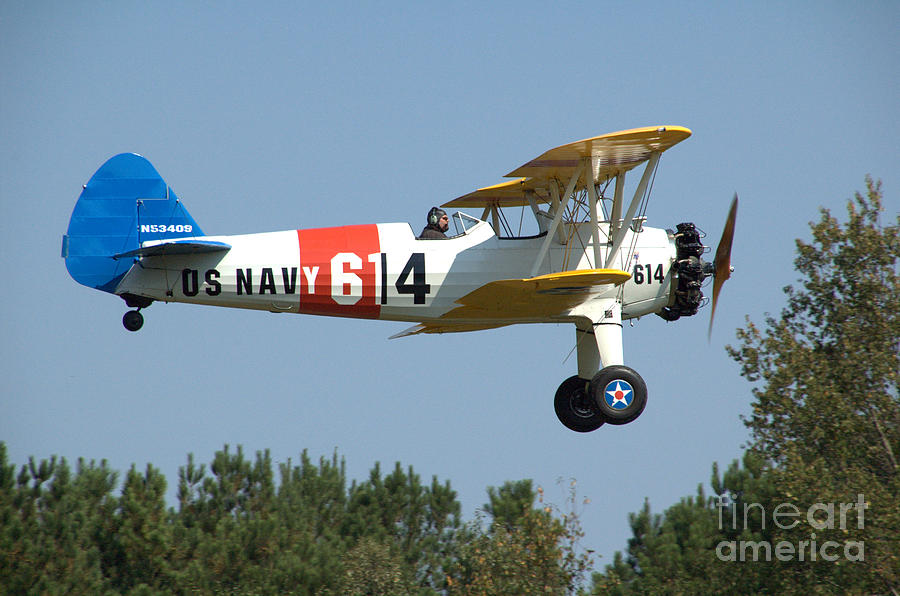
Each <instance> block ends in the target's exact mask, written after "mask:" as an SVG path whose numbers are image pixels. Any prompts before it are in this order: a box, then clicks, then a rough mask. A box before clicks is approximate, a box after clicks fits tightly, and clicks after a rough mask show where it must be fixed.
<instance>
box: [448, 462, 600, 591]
mask: <svg viewBox="0 0 900 596" xmlns="http://www.w3.org/2000/svg"><path fill="white" fill-rule="evenodd" d="M488 497H489V499H490V501H489V503H487V504H486V505H485V508H484V512H485V513H487V514H489V515H490V516H491V517H492V519H491V520H490V523H489V525H488V527H487V530H485V529H484V528H483V522H484V520H483V519H482V518H481V517H478V518H476V520H475V521H474V522H473V523H471V524H469V525H468V526H467V528H466V530H465V531H464V532H463V536H462V539H461V543H460V547H459V548H460V553H459V559H458V561H457V564H456V568H455V572H454V573H453V574H452V577H451V580H450V581H449V582H448V587H449V588H450V589H449V593H450V594H466V595H484V596H488V595H505V594H575V593H577V592H578V590H579V589H580V587H581V583H582V580H583V577H584V574H585V573H586V572H588V571H589V570H590V567H591V558H590V553H589V552H585V551H583V550H582V549H581V548H580V540H581V538H582V537H583V532H582V529H581V522H580V516H579V513H578V511H577V507H576V495H575V483H574V482H573V483H572V484H571V485H570V491H569V495H568V499H567V504H566V510H565V511H561V510H560V509H559V508H557V507H556V506H553V505H550V504H546V503H544V495H543V490H542V489H541V488H538V489H537V491H535V490H533V489H532V483H531V481H530V480H521V481H516V482H509V481H508V482H506V483H504V484H503V485H502V486H501V487H500V488H499V489H495V488H494V487H489V488H488ZM535 501H537V503H536V502H535Z"/></svg>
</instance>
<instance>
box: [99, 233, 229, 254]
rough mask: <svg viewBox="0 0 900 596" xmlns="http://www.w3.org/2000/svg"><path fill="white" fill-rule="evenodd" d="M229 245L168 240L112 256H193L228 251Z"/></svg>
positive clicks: (191, 240) (195, 240)
mask: <svg viewBox="0 0 900 596" xmlns="http://www.w3.org/2000/svg"><path fill="white" fill-rule="evenodd" d="M230 248H231V245H230V244H226V243H224V242H217V241H215V240H197V239H196V238H188V239H179V240H169V241H167V242H159V243H154V244H147V245H144V246H142V247H140V248H136V249H134V250H129V251H128V252H123V253H119V254H117V255H113V258H114V259H124V258H128V257H161V256H166V255H193V254H198V253H206V252H220V251H224V250H229V249H230Z"/></svg>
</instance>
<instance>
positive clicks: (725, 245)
mask: <svg viewBox="0 0 900 596" xmlns="http://www.w3.org/2000/svg"><path fill="white" fill-rule="evenodd" d="M737 206H738V196H737V193H735V195H734V198H733V199H732V200H731V209H729V210H728V219H726V220H725V229H723V230H722V238H721V239H720V240H719V246H717V247H716V258H715V260H714V261H713V270H714V271H713V275H714V276H715V278H714V279H713V297H712V313H711V314H710V316H709V335H708V338H711V337H712V327H713V319H714V318H715V316H716V303H717V302H718V301H719V292H720V291H721V289H722V284H724V283H725V280H727V279H728V278H729V277H731V271H732V268H731V243H732V241H734V221H735V219H736V218H737Z"/></svg>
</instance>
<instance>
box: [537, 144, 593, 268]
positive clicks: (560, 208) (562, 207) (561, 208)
mask: <svg viewBox="0 0 900 596" xmlns="http://www.w3.org/2000/svg"><path fill="white" fill-rule="evenodd" d="M583 170H584V160H580V161H579V162H578V165H577V166H576V167H575V171H574V172H573V173H572V178H571V179H570V180H569V184H568V185H566V192H565V194H563V197H564V200H562V199H561V200H560V201H559V205H557V208H556V213H555V214H554V215H553V221H552V222H550V229H548V230H547V235H546V236H544V242H543V243H542V244H541V250H539V251H538V255H537V258H536V259H535V260H534V265H532V267H531V277H534V276H535V275H537V272H538V269H540V268H541V263H542V262H543V261H544V257H545V256H547V251H548V250H550V242H552V241H553V236H554V235H555V234H556V229H557V228H558V227H559V222H560V221H562V217H563V213H565V211H566V203H568V201H569V197H571V196H572V192H573V191H574V190H575V185H576V184H577V183H578V179H579V178H580V177H581V172H582V171H583Z"/></svg>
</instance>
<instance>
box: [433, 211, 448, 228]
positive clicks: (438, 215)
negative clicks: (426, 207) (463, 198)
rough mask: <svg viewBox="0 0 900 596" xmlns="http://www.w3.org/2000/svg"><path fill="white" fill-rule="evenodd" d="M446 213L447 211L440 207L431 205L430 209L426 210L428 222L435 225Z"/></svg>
mask: <svg viewBox="0 0 900 596" xmlns="http://www.w3.org/2000/svg"><path fill="white" fill-rule="evenodd" d="M445 215H447V212H446V211H444V210H443V209H441V208H440V207H432V208H431V211H429V212H428V223H429V224H430V225H433V226H436V225H437V224H438V222H439V221H441V218H442V217H444V216H445Z"/></svg>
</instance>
